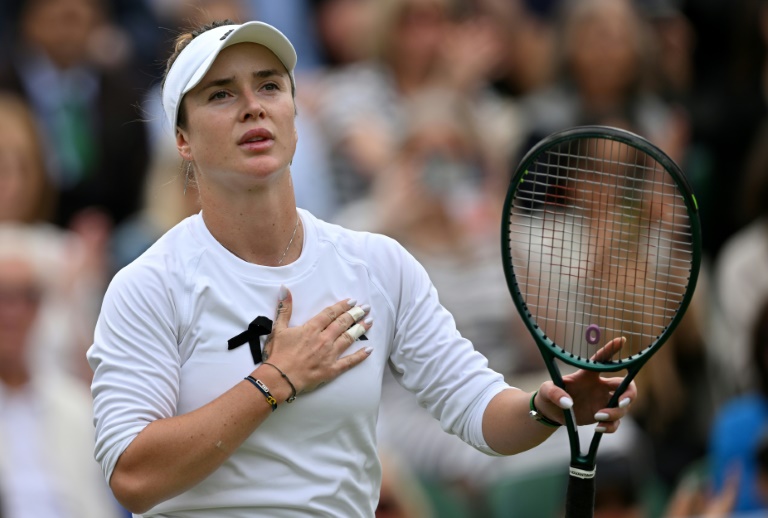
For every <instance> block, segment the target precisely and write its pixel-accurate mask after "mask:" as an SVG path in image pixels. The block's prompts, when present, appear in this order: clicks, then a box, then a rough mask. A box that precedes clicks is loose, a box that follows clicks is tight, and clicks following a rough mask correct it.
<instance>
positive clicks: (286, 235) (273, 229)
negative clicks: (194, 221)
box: [200, 185, 304, 266]
mask: <svg viewBox="0 0 768 518" xmlns="http://www.w3.org/2000/svg"><path fill="white" fill-rule="evenodd" d="M277 191H278V192H275V190H273V189H268V190H265V191H257V190H254V191H248V192H243V193H236V194H235V195H232V196H228V197H226V198H225V197H221V196H219V197H216V196H206V194H207V193H206V192H205V187H204V186H201V196H200V200H201V205H202V209H203V220H204V221H205V225H206V227H208V230H209V231H210V232H211V234H212V235H213V237H215V238H216V240H217V241H218V242H219V243H221V245H222V246H224V247H225V248H226V249H227V250H229V251H230V252H232V253H233V254H234V255H236V256H237V257H239V258H240V259H242V260H244V261H247V262H249V263H254V264H260V265H264V266H282V265H286V264H290V263H292V262H293V261H295V260H296V259H298V257H299V256H300V255H301V248H302V243H303V241H304V229H303V225H302V224H301V222H299V223H298V224H297V218H298V213H297V211H296V199H295V197H294V194H293V187H292V185H288V186H287V187H285V188H278V189H277ZM230 194H231V193H230ZM294 232H295V233H294Z"/></svg>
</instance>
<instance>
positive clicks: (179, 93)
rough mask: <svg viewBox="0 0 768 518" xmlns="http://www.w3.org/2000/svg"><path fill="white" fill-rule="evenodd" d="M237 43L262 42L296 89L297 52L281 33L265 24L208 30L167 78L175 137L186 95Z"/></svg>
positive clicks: (168, 109) (166, 105)
mask: <svg viewBox="0 0 768 518" xmlns="http://www.w3.org/2000/svg"><path fill="white" fill-rule="evenodd" d="M236 43H258V44H259V45H264V46H265V47H267V48H268V49H269V50H271V51H272V53H273V54H274V55H275V56H277V59H279V60H280V61H281V62H282V64H283V65H284V66H285V68H286V70H287V71H288V75H289V76H290V78H291V85H292V86H294V87H295V80H294V77H293V69H294V68H295V67H296V50H295V49H294V48H293V45H291V42H290V41H289V40H288V38H286V37H285V35H284V34H283V33H282V32H280V31H279V30H277V29H275V28H274V27H272V26H271V25H268V24H266V23H262V22H248V23H244V24H242V25H222V26H221V27H216V28H214V29H210V30H207V31H205V32H204V33H202V34H200V35H199V36H196V37H195V38H194V39H193V40H192V41H190V42H189V44H188V45H187V46H186V47H184V50H182V51H181V53H179V55H178V56H177V57H176V60H175V61H174V62H173V65H172V66H171V69H170V70H169V71H168V75H167V76H166V78H165V85H164V87H163V110H165V118H166V121H167V122H168V125H169V128H170V130H171V132H172V133H173V134H175V133H176V121H177V117H178V115H179V105H180V104H181V99H182V98H183V97H184V94H186V93H187V92H189V91H190V90H192V89H193V88H194V87H195V86H196V85H197V84H198V83H199V82H200V80H201V79H203V76H205V74H206V72H208V69H209V68H211V65H212V64H213V62H214V60H215V59H216V56H218V55H219V52H221V50H222V49H224V48H226V47H229V46H230V45H234V44H236Z"/></svg>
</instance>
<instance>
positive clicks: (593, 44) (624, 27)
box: [569, 2, 640, 94]
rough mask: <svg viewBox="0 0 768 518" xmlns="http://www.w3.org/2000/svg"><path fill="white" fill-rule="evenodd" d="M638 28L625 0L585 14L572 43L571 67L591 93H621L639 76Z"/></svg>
mask: <svg viewBox="0 0 768 518" xmlns="http://www.w3.org/2000/svg"><path fill="white" fill-rule="evenodd" d="M638 37H639V36H638V28H637V26H636V23H635V21H634V20H633V17H632V14H631V11H630V10H629V8H628V7H626V6H625V5H624V4H623V3H622V2H616V3H613V2H609V3H605V5H604V8H601V9H599V10H597V9H596V10H594V11H593V12H592V13H590V14H588V15H586V16H584V18H583V19H582V20H581V23H580V25H579V26H578V27H577V28H576V30H575V31H574V33H573V38H572V40H571V41H570V42H569V47H570V52H569V57H570V68H571V73H572V74H573V76H574V78H575V80H576V82H577V83H578V84H579V86H580V87H581V88H582V89H583V90H586V91H587V92H588V93H593V94H599V93H601V92H607V93H611V94H615V93H617V92H618V93H621V92H622V91H624V90H625V89H626V88H627V86H628V85H629V84H632V83H633V82H634V81H635V79H636V77H637V76H638V69H639V67H640V60H639V55H638V48H637V43H636V41H637V38H638Z"/></svg>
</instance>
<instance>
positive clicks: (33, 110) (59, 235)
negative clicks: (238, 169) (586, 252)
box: [0, 0, 768, 518]
mask: <svg viewBox="0 0 768 518" xmlns="http://www.w3.org/2000/svg"><path fill="white" fill-rule="evenodd" d="M222 19H230V20H233V21H236V22H242V21H247V20H252V19H259V20H263V21H266V22H268V23H271V24H273V25H275V26H276V27H278V28H279V29H281V30H282V31H283V32H285V33H286V34H287V35H288V37H289V38H290V39H291V40H292V41H293V42H294V44H295V45H296V47H297V51H298V55H299V63H298V68H297V101H296V102H297V107H298V116H297V127H298V132H299V145H298V150H297V154H296V157H295V159H294V162H293V165H292V175H293V179H294V187H295V189H296V197H297V202H298V205H299V206H301V207H303V208H306V209H308V210H310V211H311V212H312V213H314V214H315V215H317V216H318V217H320V218H322V219H325V220H327V221H332V222H339V223H341V224H343V225H344V226H347V227H350V228H354V229H359V230H368V231H375V232H381V233H384V234H387V235H390V236H392V237H393V238H395V239H397V240H398V241H399V242H400V243H402V244H403V245H404V246H405V247H406V248H407V249H408V250H409V251H410V252H411V253H412V254H413V255H414V256H415V257H416V258H417V259H418V260H419V261H420V262H421V263H422V264H423V265H424V267H425V268H426V269H427V271H428V273H429V274H430V276H431V278H432V280H433V282H434V284H435V286H436V287H437V289H438V292H439V294H440V299H441V301H442V303H443V304H444V305H445V306H446V307H447V308H448V309H449V310H451V311H452V313H453V314H454V315H455V318H456V322H457V325H458V328H459V330H460V331H461V333H462V334H463V335H464V336H466V337H468V338H470V339H471V340H472V341H473V342H474V344H475V346H476V347H477V349H479V350H480V351H481V352H483V353H484V354H485V355H486V356H487V358H488V360H489V362H490V364H491V366H492V367H493V368H495V369H496V370H498V371H500V372H502V373H504V374H505V376H507V379H508V381H509V382H510V384H512V385H515V386H518V387H520V388H524V389H530V388H534V387H536V386H538V384H539V383H540V382H541V381H542V380H543V379H546V378H547V374H546V372H545V370H544V369H543V367H544V365H543V362H542V360H541V358H540V356H539V353H538V351H537V350H536V347H535V345H534V343H533V342H532V340H531V338H530V337H529V335H528V333H527V331H526V330H525V328H524V327H523V325H522V321H521V320H520V318H519V317H518V316H517V314H516V311H515V309H514V306H513V304H512V301H511V298H510V297H509V294H508V291H507V288H506V284H505V281H504V273H503V267H502V263H501V254H500V248H499V246H500V245H499V225H500V222H501V211H502V204H503V201H504V195H505V192H506V186H507V183H508V181H509V178H510V176H511V174H512V172H513V170H514V168H515V166H516V163H517V161H518V160H519V159H520V158H521V156H522V155H523V154H524V153H525V151H526V150H527V149H529V148H530V147H531V146H532V145H533V144H534V143H535V142H536V141H537V140H539V139H540V138H542V137H544V136H545V135H547V134H549V133H551V132H553V131H556V130H559V129H564V128H567V127H570V126H575V125H582V124H607V125H611V126H617V127H622V128H625V129H628V130H630V131H633V132H635V133H638V134H640V135H643V136H645V137H646V138H648V139H649V140H651V141H652V142H654V143H656V144H657V145H658V146H660V147H661V148H662V149H664V150H665V151H666V152H667V153H668V154H669V155H670V156H672V157H673V158H674V159H675V160H676V161H677V162H678V163H679V164H680V165H681V167H682V169H683V170H684V171H685V174H686V175H687V176H688V179H689V180H690V182H691V184H692V185H693V187H694V191H695V193H696V196H697V199H698V203H699V206H700V208H701V219H702V226H703V232H704V247H705V259H704V266H703V273H702V275H701V279H700V281H699V285H698V288H697V292H696V295H695V298H694V300H693V303H692V306H691V308H690V309H689V311H688V312H687V313H686V316H685V318H684V321H683V323H682V325H681V326H679V328H678V329H677V330H676V331H675V334H674V335H673V337H672V339H671V340H670V342H669V343H668V344H667V345H665V346H664V347H663V348H662V349H661V350H660V352H659V353H658V354H657V355H656V356H654V358H653V359H652V360H651V361H650V363H649V364H648V366H647V367H645V369H644V370H643V371H642V372H641V375H640V376H639V378H638V380H637V383H638V386H639V392H640V398H639V400H638V401H637V402H636V403H635V404H634V405H633V407H632V408H633V411H632V416H631V419H626V420H625V422H623V423H622V430H621V431H620V432H619V433H617V434H616V437H610V438H608V437H606V439H605V440H604V441H603V446H602V449H601V453H600V458H599V460H598V478H597V497H596V514H595V515H596V516H597V517H598V518H599V517H603V518H606V517H612V516H622V517H630V518H631V517H664V518H673V517H688V516H709V517H728V516H734V517H736V516H744V517H746V516H761V515H763V514H761V513H766V514H767V515H768V0H720V1H717V0H708V1H704V0H290V1H285V2H275V1H269V0H2V1H1V2H0V517H1V518H26V517H28V516H29V517H31V516H45V517H49V518H65V517H66V518H69V517H93V518H110V517H112V516H125V512H124V511H122V510H121V509H120V508H119V506H118V505H117V504H116V503H115V501H114V500H113V499H112V497H111V496H110V493H109V491H108V488H107V485H106V483H105V481H104V480H103V477H102V476H101V474H100V471H99V468H98V467H97V465H96V464H95V461H93V458H92V434H93V429H92V423H91V421H90V396H89V392H88V389H89V382H90V371H89V370H88V367H87V364H86V362H85V351H86V349H87V347H88V346H90V344H91V341H92V333H93V326H94V324H95V320H96V316H97V313H98V310H99V305H100V302H101V296H102V294H103V292H104V290H105V288H106V286H107V284H108V283H109V281H110V279H111V277H112V275H114V273H115V272H116V271H117V270H119V269H120V268H122V267H123V266H125V265H126V264H128V263H129V262H131V261H132V260H133V259H135V258H136V257H138V255H140V254H141V253H142V252H143V251H144V250H146V249H147V247H149V246H150V245H151V244H152V243H153V242H154V241H155V240H156V239H157V238H158V237H159V236H160V235H162V234H163V233H164V232H165V231H167V230H168V229H170V228H171V227H172V226H173V225H175V224H176V223H178V222H179V221H180V220H182V219H183V218H185V217H187V216H189V215H191V214H193V213H195V212H196V211H198V210H199V207H198V205H197V200H196V193H195V188H194V185H193V184H190V185H187V184H186V182H185V180H184V174H183V171H182V170H181V159H180V158H179V156H178V155H177V153H176V149H175V145H174V142H175V141H174V139H173V134H172V132H171V129H170V128H166V127H164V125H163V123H162V120H163V117H162V116H161V114H162V109H161V107H160V101H159V84H158V81H159V78H160V77H161V75H162V71H163V69H164V63H165V59H166V57H167V55H168V54H169V53H170V50H171V48H170V45H171V43H172V41H173V39H174V37H175V35H176V34H177V33H179V32H180V31H181V30H182V29H186V28H188V27H191V26H195V25H198V24H199V23H200V22H203V21H210V20H222ZM138 324H139V323H137V325H138ZM379 429H380V442H381V447H382V460H383V463H384V466H385V479H384V483H383V487H382V494H381V503H380V506H379V510H378V511H377V516H380V517H429V516H434V517H448V518H451V517H456V518H470V517H476V516H491V517H496V516H498V517H501V516H541V517H546V516H553V517H554V516H559V515H561V514H562V499H563V497H564V494H565V491H564V485H563V484H564V478H563V474H567V468H566V467H567V463H568V447H567V440H566V438H565V435H564V431H563V430H559V431H558V432H557V433H556V434H555V435H554V436H553V437H552V438H551V439H549V440H548V441H547V442H546V443H545V444H544V445H542V446H541V447H539V448H537V449H536V450H535V451H532V452H527V453H525V454H522V455H519V456H515V457H511V458H495V457H487V456H484V455H482V454H480V453H478V452H477V451H475V450H474V449H472V448H470V447H468V446H466V445H465V444H463V443H462V442H461V441H460V440H458V439H457V438H455V437H453V436H449V435H446V434H445V433H443V432H442V430H441V429H440V427H439V424H438V423H437V422H436V421H434V420H433V419H432V418H431V417H430V416H428V415H427V414H426V413H425V411H424V410H423V409H421V408H420V407H419V406H418V404H417V403H416V402H415V399H414V398H413V397H411V396H410V395H409V394H407V393H405V392H404V390H403V389H402V388H401V387H400V386H399V385H398V384H397V382H396V381H395V380H394V378H392V379H387V380H385V385H384V391H383V401H382V406H381V417H380V420H379ZM561 432H562V433H561ZM587 432H588V433H591V432H590V431H589V430H587V431H585V433H587ZM547 513H550V514H547Z"/></svg>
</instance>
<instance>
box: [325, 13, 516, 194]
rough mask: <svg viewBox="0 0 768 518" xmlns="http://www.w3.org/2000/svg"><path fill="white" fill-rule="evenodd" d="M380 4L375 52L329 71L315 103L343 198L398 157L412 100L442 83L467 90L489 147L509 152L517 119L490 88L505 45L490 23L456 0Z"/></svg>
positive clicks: (373, 33) (359, 191)
mask: <svg viewBox="0 0 768 518" xmlns="http://www.w3.org/2000/svg"><path fill="white" fill-rule="evenodd" d="M374 6H375V8H376V11H375V16H374V21H375V25H374V27H373V29H372V30H371V31H370V35H371V38H372V44H371V47H370V48H371V49H372V50H371V52H372V54H371V57H370V59H367V60H363V61H361V62H358V63H356V64H352V65H349V66H346V67H344V68H342V69H341V70H339V71H338V72H336V73H333V74H330V75H328V77H326V79H325V81H323V84H321V85H320V86H319V88H320V90H318V92H319V95H321V97H320V100H319V101H317V102H315V103H314V105H315V106H317V109H318V113H317V120H318V121H320V123H321V124H322V128H323V133H324V134H325V135H327V137H328V139H329V145H330V148H331V158H332V171H333V178H334V183H333V187H334V189H335V191H336V192H337V194H338V196H339V201H340V203H341V205H342V206H343V205H345V204H346V203H349V202H350V201H352V200H355V199H356V198H358V197H360V196H362V195H365V194H366V193H367V192H368V189H369V188H370V185H371V181H372V178H373V177H374V176H375V175H377V174H379V173H380V172H381V171H382V170H383V169H384V168H386V166H388V165H389V164H390V163H391V157H392V156H393V155H394V154H396V153H397V150H398V148H399V147H400V146H401V144H402V139H403V127H405V125H406V123H407V121H406V119H407V111H406V110H407V108H406V103H407V100H408V99H409V98H410V97H412V96H414V95H417V94H418V93H419V92H421V91H423V90H425V89H428V88H431V87H435V86H440V87H442V88H449V89H455V90H457V91H459V92H461V94H463V95H465V96H466V98H467V100H468V101H470V102H471V103H472V105H473V110H475V116H476V117H477V118H478V119H479V120H483V121H484V123H485V124H484V126H482V131H483V139H482V141H483V142H484V143H485V144H487V145H488V146H489V148H490V149H494V150H496V151H497V152H500V153H506V151H507V150H506V148H507V147H508V144H509V142H511V141H512V138H511V137H509V136H507V133H509V132H510V128H511V127H513V122H514V121H513V120H510V118H508V117H507V118H505V117H506V116H507V115H508V110H506V107H505V106H504V105H502V104H501V103H500V102H498V99H495V98H492V97H491V96H490V95H489V93H488V91H487V89H486V88H485V87H486V86H487V75H488V72H489V70H490V68H491V66H492V64H493V63H494V62H495V60H496V53H497V52H498V48H497V46H496V45H495V41H494V39H493V34H492V32H491V31H490V27H489V26H488V24H486V23H482V22H481V21H479V20H475V19H469V20H460V19H459V18H458V10H457V4H456V2H453V1H452V0H392V1H389V2H375V3H374ZM499 120H503V123H501V124H500V123H499ZM501 143H503V145H502V147H501V148H499V147H496V146H495V145H494V144H501Z"/></svg>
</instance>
